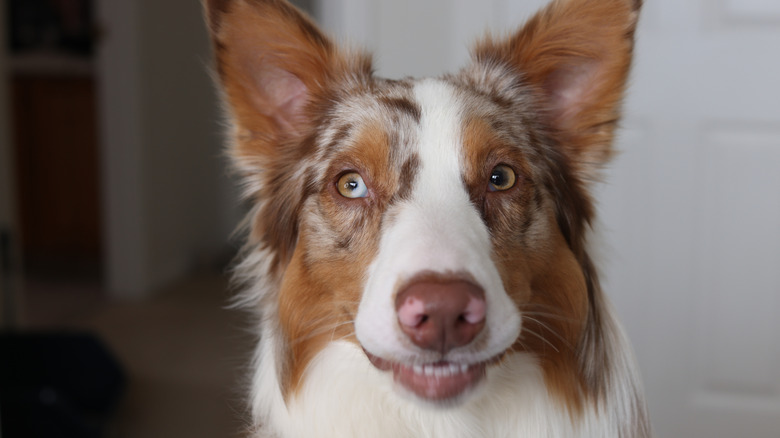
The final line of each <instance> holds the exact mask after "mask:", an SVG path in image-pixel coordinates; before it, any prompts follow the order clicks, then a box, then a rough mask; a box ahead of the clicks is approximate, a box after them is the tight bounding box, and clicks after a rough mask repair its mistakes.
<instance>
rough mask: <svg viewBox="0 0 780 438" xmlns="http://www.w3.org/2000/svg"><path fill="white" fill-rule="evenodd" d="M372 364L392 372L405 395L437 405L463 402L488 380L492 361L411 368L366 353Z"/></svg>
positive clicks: (437, 363) (410, 366)
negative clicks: (488, 370)
mask: <svg viewBox="0 0 780 438" xmlns="http://www.w3.org/2000/svg"><path fill="white" fill-rule="evenodd" d="M366 356H368V359H369V360H370V361H371V363H372V364H373V365H374V366H375V367H376V368H378V369H379V370H382V371H387V372H392V373H393V380H394V381H395V383H396V384H397V385H399V386H400V389H401V391H402V392H404V393H407V394H411V395H413V396H414V397H415V398H416V399H418V400H420V401H422V402H424V403H425V404H430V405H434V406H441V407H446V406H453V405H458V404H460V403H462V402H463V401H464V400H465V399H467V398H468V396H469V394H471V393H473V392H474V389H476V388H477V387H478V386H479V385H480V383H481V382H482V381H483V380H484V378H485V374H486V369H487V366H488V364H489V362H479V363H475V364H460V363H455V362H446V361H441V362H435V363H430V364H425V365H407V364H402V363H399V362H393V361H390V360H387V359H382V358H380V357H377V356H374V355H372V354H371V353H368V352H366Z"/></svg>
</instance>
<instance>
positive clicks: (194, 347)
mask: <svg viewBox="0 0 780 438" xmlns="http://www.w3.org/2000/svg"><path fill="white" fill-rule="evenodd" d="M26 289H27V290H28V293H27V294H26V302H25V308H26V312H25V320H26V321H25V326H26V327H28V328H32V329H35V330H88V331H91V332H93V333H96V334H97V335H98V336H99V337H100V338H102V339H103V341H105V343H106V344H107V345H108V347H109V348H110V349H111V350H112V351H113V353H114V354H115V355H116V357H117V359H118V360H119V362H120V363H121V364H122V365H123V367H124V368H125V371H126V373H127V375H128V386H127V390H126V392H125V394H124V397H123V399H122V401H121V403H120V405H119V408H118V412H117V413H116V417H115V418H114V420H113V421H112V424H111V425H110V431H109V434H108V435H109V436H110V437H116V438H156V437H166V438H170V437H174V438H177V437H187V438H199V437H232V436H238V435H239V434H240V433H241V431H242V429H243V427H244V420H243V419H245V418H246V415H245V412H244V407H243V403H242V391H241V387H242V385H241V381H242V378H243V375H244V369H245V364H246V359H247V355H248V354H249V353H250V352H251V336H250V335H249V330H248V329H249V326H248V324H249V323H248V322H247V320H246V318H245V315H244V314H243V313H242V312H240V311H236V310H230V309H228V308H227V303H228V299H229V297H230V292H229V291H228V287H227V280H226V279H225V277H224V276H223V275H220V274H218V273H201V274H198V275H194V276H192V277H190V278H187V279H185V280H182V281H180V282H177V283H176V284H174V285H172V286H170V287H169V288H166V289H165V290H163V291H161V292H160V293H158V294H156V296H155V297H154V298H152V299H150V300H147V301H143V302H132V303H128V302H123V303H117V302H111V301H108V300H106V298H105V296H104V294H103V293H102V292H101V291H100V287H99V286H98V285H97V284H96V283H94V282H92V283H90V282H88V281H87V282H82V283H81V284H78V283H73V284H70V285H63V284H46V282H35V281H28V285H27V288H26Z"/></svg>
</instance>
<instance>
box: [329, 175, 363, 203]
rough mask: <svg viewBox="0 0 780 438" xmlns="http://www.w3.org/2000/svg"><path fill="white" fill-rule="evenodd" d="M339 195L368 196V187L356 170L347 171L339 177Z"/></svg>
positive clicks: (350, 196) (349, 196)
mask: <svg viewBox="0 0 780 438" xmlns="http://www.w3.org/2000/svg"><path fill="white" fill-rule="evenodd" d="M336 188H338V190H339V193H340V194H341V196H343V197H345V198H350V199H355V198H365V197H366V196H368V187H366V183H365V182H363V177H361V176H360V174H359V173H357V172H349V173H345V174H344V175H342V176H341V178H339V182H338V185H337V187H336Z"/></svg>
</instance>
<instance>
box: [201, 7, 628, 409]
mask: <svg viewBox="0 0 780 438" xmlns="http://www.w3.org/2000/svg"><path fill="white" fill-rule="evenodd" d="M207 6H208V18H209V24H210V28H211V31H212V37H213V39H214V42H215V49H216V56H217V62H218V64H217V65H218V69H219V73H220V77H221V80H222V84H223V89H224V92H225V97H226V99H227V101H228V103H229V105H230V113H231V115H232V120H233V123H234V124H233V128H234V132H233V139H234V145H233V149H232V153H233V155H234V157H235V159H236V163H237V164H238V167H239V169H240V170H241V171H242V172H243V174H244V175H243V176H244V177H245V179H246V181H247V188H248V192H249V196H250V197H251V199H252V201H253V202H255V203H256V209H255V210H254V214H253V216H252V217H251V221H252V223H251V225H250V226H251V235H250V248H253V250H255V251H258V252H262V253H263V254H265V255H267V256H268V258H269V259H268V261H267V263H265V264H264V265H263V266H265V268H264V272H262V273H257V275H258V277H260V276H262V277H263V278H264V281H267V282H270V283H272V284H273V285H274V286H275V287H274V290H273V292H270V293H268V294H267V296H264V297H263V300H264V305H266V306H270V308H271V309H274V310H269V309H266V310H265V312H269V311H270V312H273V313H274V316H273V318H278V321H277V323H278V329H279V333H280V335H281V337H282V338H283V354H282V357H283V362H284V363H282V364H280V367H279V372H280V380H281V382H282V385H283V388H284V389H285V391H286V392H287V393H288V394H289V393H292V392H294V391H295V390H296V388H298V387H299V386H300V385H301V384H302V382H303V381H304V380H305V371H306V368H307V366H308V365H309V364H310V363H311V361H312V360H313V359H314V357H315V356H316V355H317V353H318V352H320V351H321V350H322V349H323V348H324V347H325V346H326V345H327V344H328V343H329V342H332V341H334V340H347V341H350V342H353V343H355V344H356V345H358V346H359V347H360V348H362V350H363V351H364V352H365V355H366V358H367V360H369V361H370V362H371V363H372V364H373V365H374V366H375V367H376V368H378V369H380V370H382V371H384V372H387V373H392V375H393V378H394V381H395V382H396V383H397V388H398V389H399V390H400V391H401V392H403V393H406V394H412V396H413V397H416V398H417V399H422V400H425V401H427V402H434V403H453V402H457V401H458V400H461V399H463V398H464V397H467V396H468V394H469V393H471V390H472V389H473V388H475V387H478V386H479V383H480V381H481V380H482V379H483V377H484V375H485V373H486V370H487V369H489V367H492V366H496V365H497V364H499V363H500V362H501V361H502V360H504V358H505V357H506V356H507V355H511V354H533V355H534V356H535V357H537V358H538V360H539V361H540V363H541V364H542V367H543V369H544V372H545V378H546V380H547V381H548V384H549V386H550V387H551V388H552V389H553V390H554V391H557V392H558V393H559V394H560V395H562V396H564V397H569V398H575V397H577V396H579V395H580V394H581V393H582V392H583V391H586V390H587V388H588V385H589V384H590V382H588V379H589V378H590V377H589V375H588V373H587V368H588V367H590V366H592V364H586V363H585V362H586V361H588V360H592V359H593V358H584V357H583V354H584V352H583V350H584V348H583V347H582V345H583V342H585V340H586V338H587V337H588V336H589V330H592V324H593V321H591V319H592V318H593V314H592V311H591V310H592V309H591V302H590V300H589V294H590V293H591V292H592V288H593V287H594V286H593V282H594V281H595V280H594V278H593V277H594V272H593V270H592V267H591V265H590V261H589V259H588V257H587V254H586V252H585V249H584V239H585V237H584V234H585V232H586V228H587V226H588V222H589V221H590V219H591V216H592V205H591V202H590V199H589V196H588V193H587V188H588V187H587V184H588V181H590V180H591V179H592V178H593V177H594V176H595V175H596V171H597V167H598V166H599V165H600V164H602V163H604V162H605V161H606V159H607V158H608V157H609V154H610V148H609V145H610V142H611V139H612V133H613V130H614V127H615V123H616V121H617V119H618V106H619V101H620V98H621V95H622V91H623V86H624V83H625V78H626V75H627V72H628V67H629V64H630V54H631V50H632V42H631V34H632V32H633V29H634V25H635V20H636V10H637V8H638V7H639V4H638V2H636V1H630V0H604V1H601V2H596V1H574V0H572V1H569V2H556V3H554V4H553V5H552V6H550V7H549V8H548V9H547V10H545V11H543V12H542V13H541V14H540V15H538V16H537V17H535V18H534V19H533V20H532V21H531V22H529V24H528V25H527V26H526V27H525V28H524V29H522V30H521V31H519V32H518V33H516V34H515V35H513V36H512V37H510V38H507V39H505V40H500V41H493V40H489V39H488V40H486V41H484V42H482V43H481V44H480V45H479V46H478V47H477V49H476V50H475V52H474V60H473V62H472V64H471V65H469V66H468V67H466V68H464V69H463V70H462V71H460V72H459V73H457V74H454V75H450V76H445V77H442V78H438V79H423V80H412V79H408V80H401V81H393V80H385V79H381V78H377V77H375V76H374V75H373V74H372V72H371V66H370V61H369V60H368V58H366V57H364V56H362V55H356V54H349V53H346V52H343V51H340V50H339V49H338V48H337V47H336V46H334V45H333V44H332V43H331V42H330V41H329V40H328V39H327V38H326V37H325V36H323V35H322V33H321V32H320V31H319V30H317V29H316V27H315V26H314V25H313V24H312V23H311V22H310V21H308V19H306V18H304V17H303V16H302V15H300V14H299V13H298V12H297V11H295V10H294V9H293V8H292V7H290V6H289V5H287V4H286V3H282V2H280V1H272V0H233V1H227V0H223V1H210V2H208V5H207ZM266 317H268V315H267V314H266ZM575 404H576V402H575Z"/></svg>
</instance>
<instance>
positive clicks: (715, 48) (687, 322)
mask: <svg viewBox="0 0 780 438" xmlns="http://www.w3.org/2000/svg"><path fill="white" fill-rule="evenodd" d="M544 3H546V2H545V1H543V0H482V1H479V2H476V1H468V0H429V1H419V0H396V1H393V2H382V1H380V0H309V1H299V2H296V4H298V5H299V6H300V7H302V8H304V9H305V10H307V11H308V12H309V13H311V14H312V15H313V16H315V18H316V19H317V21H319V22H320V23H321V24H322V26H323V27H324V28H325V29H327V30H328V31H329V32H331V33H332V34H334V35H335V36H336V37H337V39H339V40H340V41H349V42H351V43H353V44H355V45H358V46H363V47H368V48H370V49H371V50H373V51H374V52H375V53H376V57H375V59H376V66H377V71H378V73H379V74H380V75H383V76H389V77H402V76H405V75H415V76H419V75H436V74H439V73H443V72H445V71H451V70H454V69H456V68H458V67H459V66H462V65H463V64H464V63H465V62H467V59H468V44H470V43H471V42H472V41H473V40H474V38H477V37H479V36H480V35H482V34H483V32H484V31H485V29H487V28H490V29H493V30H494V33H500V32H502V31H508V30H510V29H513V28H515V27H516V26H517V25H519V24H520V23H522V22H523V21H524V20H525V19H526V18H527V17H529V16H530V15H531V14H532V13H533V12H534V11H535V10H536V9H537V8H538V7H540V6H541V5H543V4H544ZM645 3H646V4H645V6H644V9H643V11H642V14H643V15H642V19H641V24H640V29H639V32H638V34H637V50H636V63H635V69H634V72H633V76H632V81H631V87H630V90H629V94H628V98H627V100H626V104H625V109H626V117H625V119H624V124H623V125H624V127H623V129H622V131H621V133H620V135H619V139H618V144H617V146H618V149H619V151H620V154H619V155H618V157H617V158H616V160H615V162H614V163H613V165H612V166H611V167H610V169H609V170H608V171H607V174H606V175H605V183H603V184H600V185H599V187H598V192H599V196H600V199H601V202H600V209H601V213H602V215H601V223H600V224H599V226H598V227H597V232H596V235H595V240H596V243H597V245H596V246H597V249H598V252H599V253H600V254H601V256H600V258H601V259H602V265H603V267H604V269H603V271H604V272H603V281H604V283H605V289H606V291H607V293H608V294H609V295H610V296H611V298H612V300H613V302H614V303H615V306H616V308H617V310H618V313H619V315H620V316H621V319H622V320H623V322H624V325H625V326H626V330H627V332H628V334H629V336H630V337H631V339H632V341H633V343H634V347H635V350H636V353H637V356H638V358H639V363H640V367H641V369H642V374H643V379H644V382H645V386H646V392H647V395H648V401H649V407H650V413H651V417H652V419H653V425H654V429H655V436H656V437H659V438H673V437H708V438H730V437H736V436H749V437H756V438H762V437H767V438H778V437H780V193H778V192H780V172H778V168H780V110H779V109H778V105H777V103H778V102H780V87H778V85H777V78H780V56H777V53H778V48H780V3H778V2H777V1H776V0H691V1H687V2H679V1H676V0H655V1H646V2H645ZM0 5H2V6H0V324H2V331H0V436H2V438H12V437H16V436H118V437H156V436H160V437H162V436H166V437H170V436H188V437H201V436H202V437H207V436H233V435H235V434H237V433H238V432H239V431H240V430H241V428H242V427H243V426H244V423H243V421H242V419H241V418H242V416H243V415H244V412H243V411H242V409H243V407H242V403H241V394H242V390H241V380H240V378H241V376H242V373H243V369H242V366H243V365H244V364H245V359H246V354H247V353H248V352H249V350H250V348H251V340H250V339H249V337H248V336H247V335H246V331H245V329H246V327H247V326H248V322H247V321H245V320H244V318H243V316H242V315H241V314H240V313H239V312H235V311H230V310H226V309H225V306H226V303H227V300H228V299H229V297H230V295H231V291H230V290H229V288H228V286H227V280H226V274H225V272H226V265H227V263H228V262H229V260H230V259H231V257H232V255H233V254H234V253H235V250H236V247H237V243H236V242H235V240H232V239H231V233H232V231H233V229H234V227H235V226H236V224H237V223H238V222H239V220H240V218H241V216H242V207H241V206H240V204H239V202H238V201H237V193H236V190H235V189H234V181H232V180H231V177H230V174H229V172H228V171H227V170H226V169H227V166H226V160H225V159H224V158H223V154H222V148H221V133H222V127H221V125H220V124H219V119H220V113H219V104H218V102H217V99H216V93H215V91H214V88H213V86H212V84H211V81H210V76H209V63H210V47H209V43H208V39H207V34H206V31H205V27H204V25H203V22H202V18H201V9H200V4H199V2H198V1H195V0H156V1H125V0H2V1H1V2H0ZM29 358H33V362H34V363H35V364H36V365H35V366H30V365H29V360H30V359H29ZM49 365H53V366H49ZM9 376H11V377H9ZM63 380H69V381H70V386H73V388H71V387H70V386H69V385H68V384H67V383H66V384H60V383H59V382H62V381H63ZM74 381H77V382H78V383H79V384H78V385H73V384H72V383H73V382H74ZM85 388H91V389H90V390H89V391H87V390H86V389H85ZM27 417H29V418H27ZM42 418H52V420H51V421H50V422H44V421H42V420H41V419H42ZM47 425H49V426H47ZM25 427H26V428H28V429H23V428H25ZM55 427H56V429H54V428H55ZM21 430H26V431H27V432H25V433H22V434H21V435H20V433H21V432H19V431H21ZM30 430H32V432H29V431H30ZM54 430H58V431H60V432H54ZM62 431H69V432H68V433H67V434H66V433H64V432H62Z"/></svg>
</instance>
